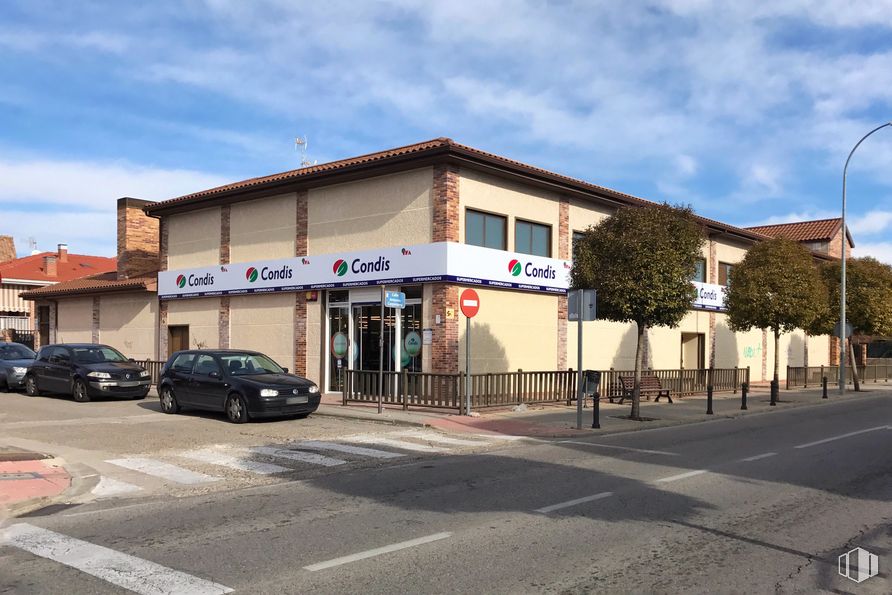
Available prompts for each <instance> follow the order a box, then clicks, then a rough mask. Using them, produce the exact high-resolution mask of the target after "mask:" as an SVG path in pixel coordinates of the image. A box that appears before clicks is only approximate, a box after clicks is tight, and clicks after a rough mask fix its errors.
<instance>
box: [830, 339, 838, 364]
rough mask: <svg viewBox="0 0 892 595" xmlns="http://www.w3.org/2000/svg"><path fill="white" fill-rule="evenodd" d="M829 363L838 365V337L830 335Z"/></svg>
mask: <svg viewBox="0 0 892 595" xmlns="http://www.w3.org/2000/svg"><path fill="white" fill-rule="evenodd" d="M829 342H830V360H829V361H830V365H831V366H838V365H839V339H838V338H836V337H830V341H829Z"/></svg>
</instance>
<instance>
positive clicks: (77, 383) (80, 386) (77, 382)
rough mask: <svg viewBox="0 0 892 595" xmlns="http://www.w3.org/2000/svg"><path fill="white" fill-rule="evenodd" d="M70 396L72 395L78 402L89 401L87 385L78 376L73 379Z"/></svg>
mask: <svg viewBox="0 0 892 595" xmlns="http://www.w3.org/2000/svg"><path fill="white" fill-rule="evenodd" d="M71 396H72V397H74V400H75V401H77V402H78V403H87V402H89V400H90V395H89V393H87V385H86V383H85V382H84V381H83V380H81V379H80V378H75V379H74V382H73V383H72V385H71Z"/></svg>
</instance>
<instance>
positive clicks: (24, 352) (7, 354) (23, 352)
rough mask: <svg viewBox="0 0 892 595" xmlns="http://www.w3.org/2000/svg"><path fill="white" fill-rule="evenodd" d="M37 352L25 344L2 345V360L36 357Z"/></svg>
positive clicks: (0, 352)
mask: <svg viewBox="0 0 892 595" xmlns="http://www.w3.org/2000/svg"><path fill="white" fill-rule="evenodd" d="M35 357H37V354H36V353H34V352H33V351H31V350H30V349H28V348H27V347H25V346H24V345H0V360H11V359H34V358H35Z"/></svg>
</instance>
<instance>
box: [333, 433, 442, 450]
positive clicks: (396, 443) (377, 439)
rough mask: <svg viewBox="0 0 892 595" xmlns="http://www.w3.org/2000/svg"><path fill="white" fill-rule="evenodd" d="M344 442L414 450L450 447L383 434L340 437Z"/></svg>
mask: <svg viewBox="0 0 892 595" xmlns="http://www.w3.org/2000/svg"><path fill="white" fill-rule="evenodd" d="M342 440H343V441H344V442H358V443H359V444H378V445H380V446H390V447H392V448H399V449H401V450H412V451H415V452H449V451H450V449H448V448H443V447H440V446H431V445H429V444H415V443H414V442H406V441H404V440H394V439H392V438H384V437H383V436H375V435H368V436H367V435H361V436H346V437H344V438H342Z"/></svg>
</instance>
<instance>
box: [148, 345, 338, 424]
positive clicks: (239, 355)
mask: <svg viewBox="0 0 892 595" xmlns="http://www.w3.org/2000/svg"><path fill="white" fill-rule="evenodd" d="M158 396H159V397H160V398H161V410H162V411H164V412H165V413H177V412H178V411H179V410H180V409H181V408H185V407H192V408H195V409H205V410H208V411H224V412H226V417H228V418H229V421H231V422H233V423H244V422H246V421H248V420H249V419H251V418H259V417H272V416H282V415H294V416H298V417H306V416H307V415H309V414H310V413H312V412H314V411H316V409H317V408H318V407H319V399H320V395H319V387H318V386H316V385H315V384H314V383H313V382H312V381H310V380H307V379H306V378H301V377H300V376H296V375H294V374H289V373H288V369H287V368H282V367H281V366H279V365H278V364H277V363H276V362H274V361H273V360H272V359H270V358H269V357H267V356H266V355H263V354H262V353H258V352H256V351H236V350H229V349H221V350H204V349H202V350H190V351H177V352H176V353H174V354H173V355H171V356H170V359H168V360H167V363H165V364H164V367H163V368H161V379H160V381H159V383H158Z"/></svg>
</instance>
